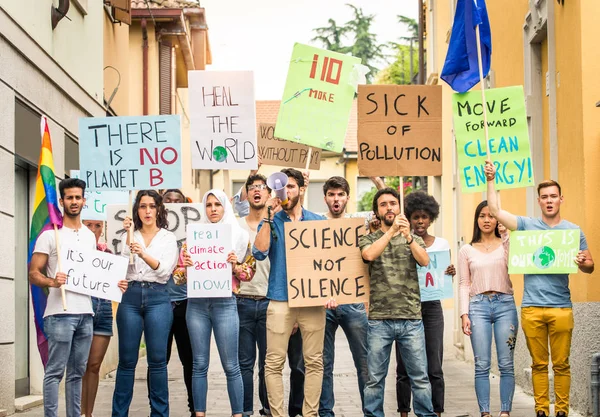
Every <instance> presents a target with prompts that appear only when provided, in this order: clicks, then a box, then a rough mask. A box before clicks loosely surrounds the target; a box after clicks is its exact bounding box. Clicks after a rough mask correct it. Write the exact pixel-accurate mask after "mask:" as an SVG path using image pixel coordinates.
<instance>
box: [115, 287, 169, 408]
mask: <svg viewBox="0 0 600 417" xmlns="http://www.w3.org/2000/svg"><path fill="white" fill-rule="evenodd" d="M172 323H173V309H172V308H171V300H170V299H169V292H168V290H167V285H166V284H157V283H152V282H145V281H142V282H138V281H131V282H129V288H128V289H127V291H125V294H123V299H122V300H121V304H120V305H119V309H118V310H117V330H118V333H119V367H118V368H117V379H116V383H115V392H114V394H113V406H112V416H113V417H125V416H128V415H129V406H130V405H131V398H132V397H133V384H134V380H135V367H136V366H137V362H138V357H139V351H140V341H141V339H142V332H144V338H145V340H146V352H147V360H148V373H149V375H150V381H149V383H148V385H149V387H150V394H149V397H150V416H151V417H168V415H169V386H168V374H167V341H168V339H169V331H170V330H171V324H172Z"/></svg>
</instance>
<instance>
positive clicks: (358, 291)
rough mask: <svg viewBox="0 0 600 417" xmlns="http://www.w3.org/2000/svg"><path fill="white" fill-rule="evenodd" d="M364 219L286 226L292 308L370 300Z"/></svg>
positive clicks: (289, 296)
mask: <svg viewBox="0 0 600 417" xmlns="http://www.w3.org/2000/svg"><path fill="white" fill-rule="evenodd" d="M364 234H365V222H364V219H360V218H355V219H336V220H323V221H308V222H293V223H286V224H285V250H286V263H287V278H288V304H289V306H290V307H308V306H323V305H325V303H326V302H327V300H329V299H330V298H332V297H333V298H335V299H336V301H337V302H338V304H350V303H361V302H368V301H369V294H370V286H369V272H368V267H367V265H366V264H365V263H364V262H363V260H362V256H361V253H360V248H359V246H358V241H359V239H360V238H361V236H363V235H364Z"/></svg>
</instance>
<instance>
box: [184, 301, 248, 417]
mask: <svg viewBox="0 0 600 417" xmlns="http://www.w3.org/2000/svg"><path fill="white" fill-rule="evenodd" d="M186 321H187V326H188V332H189V333H190V340H191V342H192V353H193V355H194V364H193V371H192V372H193V373H192V391H193V392H194V408H195V409H196V410H195V411H199V412H206V396H207V393H208V377H207V375H208V365H209V363H210V338H211V331H212V330H213V329H214V332H215V341H216V342H217V349H218V350H219V356H220V357H221V364H222V365H223V370H224V371H225V376H226V377H227V392H228V394H229V403H230V404H231V414H241V413H242V412H243V411H244V410H243V408H244V384H243V382H242V374H241V373H240V364H239V359H238V343H239V337H240V336H239V334H240V320H239V318H238V313H237V305H236V301H235V297H234V296H231V297H223V298H190V299H188V306H187V313H186Z"/></svg>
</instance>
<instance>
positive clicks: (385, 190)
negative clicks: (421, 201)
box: [373, 187, 400, 220]
mask: <svg viewBox="0 0 600 417" xmlns="http://www.w3.org/2000/svg"><path fill="white" fill-rule="evenodd" d="M384 194H391V195H393V196H394V197H395V198H396V200H398V203H400V194H398V191H396V190H395V189H393V188H390V187H387V188H382V189H381V190H379V191H377V194H375V197H373V213H375V216H376V217H377V218H378V219H379V215H378V214H377V213H379V212H378V211H377V200H379V197H381V196H382V195H384ZM379 220H381V219H379Z"/></svg>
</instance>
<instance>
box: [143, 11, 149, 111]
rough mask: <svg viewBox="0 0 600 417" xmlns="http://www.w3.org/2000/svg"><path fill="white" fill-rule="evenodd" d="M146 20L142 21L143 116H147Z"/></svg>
mask: <svg viewBox="0 0 600 417" xmlns="http://www.w3.org/2000/svg"><path fill="white" fill-rule="evenodd" d="M146 25H147V23H146V19H142V90H143V100H142V103H143V104H142V106H143V107H142V111H143V113H144V116H147V115H148V30H147V29H146Z"/></svg>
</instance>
